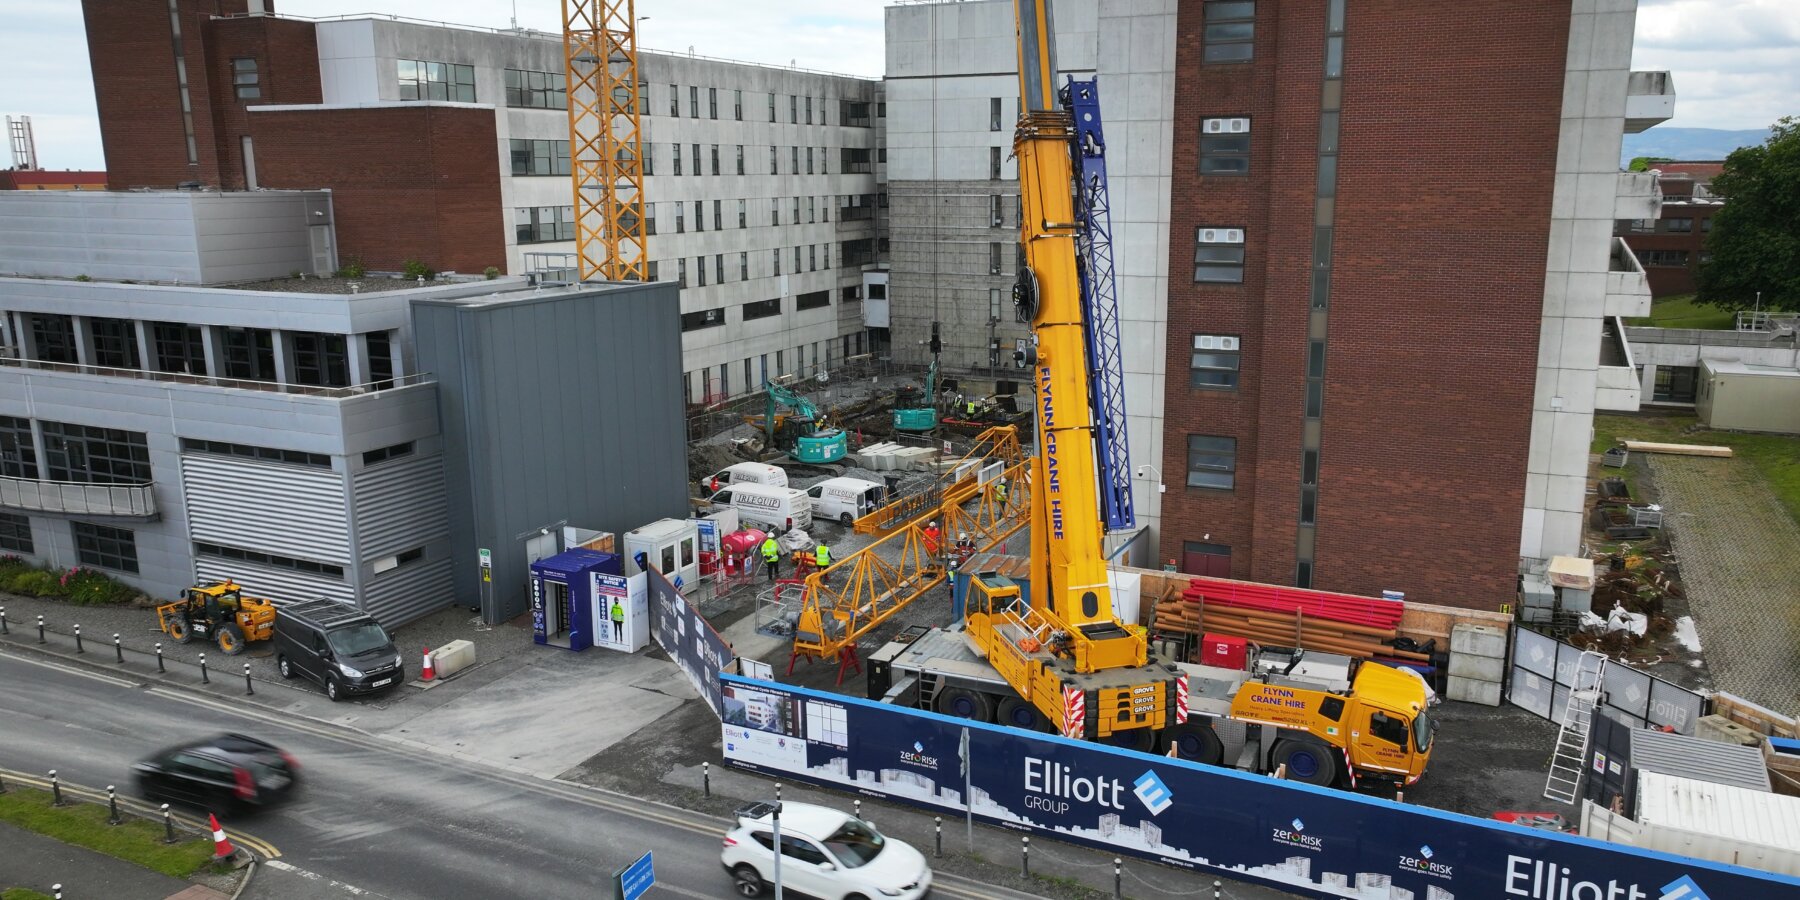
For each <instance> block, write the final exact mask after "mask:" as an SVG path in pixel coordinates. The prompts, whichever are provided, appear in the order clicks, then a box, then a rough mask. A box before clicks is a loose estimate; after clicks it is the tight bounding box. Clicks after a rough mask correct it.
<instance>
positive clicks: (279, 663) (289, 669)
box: [275, 655, 294, 678]
mask: <svg viewBox="0 0 1800 900" xmlns="http://www.w3.org/2000/svg"><path fill="white" fill-rule="evenodd" d="M275 670H276V671H278V672H280V673H281V677H283V678H292V677H294V667H293V666H292V665H290V664H289V663H288V658H287V657H286V656H279V655H278V656H276V657H275Z"/></svg>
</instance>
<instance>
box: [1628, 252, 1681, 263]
mask: <svg viewBox="0 0 1800 900" xmlns="http://www.w3.org/2000/svg"><path fill="white" fill-rule="evenodd" d="M1637 257H1638V261H1639V262H1641V263H1643V264H1644V265H1646V266H1686V265H1687V264H1688V252H1687V251H1686V250H1639V251H1638V253H1637Z"/></svg>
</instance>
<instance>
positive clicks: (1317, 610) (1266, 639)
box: [1152, 578, 1428, 661]
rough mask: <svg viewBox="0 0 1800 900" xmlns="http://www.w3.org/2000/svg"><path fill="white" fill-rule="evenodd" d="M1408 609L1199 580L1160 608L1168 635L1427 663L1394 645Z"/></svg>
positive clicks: (1160, 626) (1160, 627) (1160, 625)
mask: <svg viewBox="0 0 1800 900" xmlns="http://www.w3.org/2000/svg"><path fill="white" fill-rule="evenodd" d="M1404 609H1405V606H1404V604H1402V603H1399V602H1396V601H1392V600H1377V599H1375V598H1372V597H1356V596H1353V595H1349V594H1332V593H1329V592H1326V591H1309V590H1302V589H1298V588H1280V587H1275V586H1273V585H1260V584H1251V583H1248V582H1240V581H1228V580H1225V579H1208V578H1199V579H1195V580H1193V581H1192V582H1190V583H1189V584H1188V586H1187V588H1186V589H1185V590H1184V591H1183V592H1182V595H1181V596H1180V597H1175V598H1170V599H1167V600H1164V601H1162V602H1160V603H1158V604H1157V605H1156V612H1155V617H1154V620H1153V623H1152V628H1153V630H1155V631H1158V632H1162V633H1175V634H1195V635H1198V634H1222V635H1231V636H1233V637H1241V638H1245V639H1247V640H1251V641H1255V642H1256V643H1259V644H1264V645H1267V646H1275V647H1301V648H1304V649H1307V650H1317V651H1320V652H1323V653H1341V654H1344V655H1346V656H1354V657H1360V658H1364V659H1367V658H1369V657H1372V656H1391V657H1400V658H1403V659H1416V660H1420V661H1424V660H1427V659H1428V657H1427V655H1426V654H1422V653H1411V652H1406V651H1401V650H1395V649H1394V648H1393V647H1391V646H1388V642H1390V641H1392V640H1393V639H1394V638H1395V637H1397V636H1398V635H1399V630H1398V626H1399V624H1400V614H1401V613H1402V612H1403V611H1404Z"/></svg>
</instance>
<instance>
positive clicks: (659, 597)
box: [644, 569, 732, 718]
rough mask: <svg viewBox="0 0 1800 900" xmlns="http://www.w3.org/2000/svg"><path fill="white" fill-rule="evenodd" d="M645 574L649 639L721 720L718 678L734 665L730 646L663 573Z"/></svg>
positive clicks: (722, 713)
mask: <svg viewBox="0 0 1800 900" xmlns="http://www.w3.org/2000/svg"><path fill="white" fill-rule="evenodd" d="M644 575H645V576H646V577H647V578H648V579H649V583H650V585H649V586H650V637H651V638H652V639H654V640H655V641H656V645H657V646H658V647H661V648H663V651H664V652H666V653H668V654H669V658H670V659H671V660H674V662H675V665H676V666H678V667H680V669H681V671H682V674H684V675H686V676H687V679H688V681H689V682H690V683H691V684H693V686H694V690H696V691H698V692H699V693H700V699H702V700H705V701H706V705H707V706H710V707H712V711H713V715H716V716H720V717H721V718H722V717H723V716H724V703H723V700H722V698H721V695H720V691H719V677H720V673H721V672H722V671H723V670H724V668H725V667H726V666H729V665H731V660H732V653H731V645H730V644H727V643H725V639H724V638H722V637H719V633H718V632H716V631H714V630H713V627H712V625H710V624H708V623H707V621H706V619H705V617H703V616H701V615H700V611H699V610H697V609H695V608H694V605H693V604H691V603H689V602H687V598H685V597H683V596H681V592H680V591H678V590H676V589H675V585H673V584H670V583H669V579H667V578H664V577H663V575H662V573H661V572H658V571H656V570H655V569H646V570H645V571H644Z"/></svg>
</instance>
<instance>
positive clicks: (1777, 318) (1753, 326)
mask: <svg viewBox="0 0 1800 900" xmlns="http://www.w3.org/2000/svg"><path fill="white" fill-rule="evenodd" d="M1796 325H1800V313H1788V312H1768V311H1766V310H1759V311H1751V310H1747V309H1740V310H1738V313H1737V330H1739V331H1755V332H1761V333H1763V334H1773V333H1776V332H1784V331H1787V332H1791V331H1793V330H1794V329H1795V326H1796Z"/></svg>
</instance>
